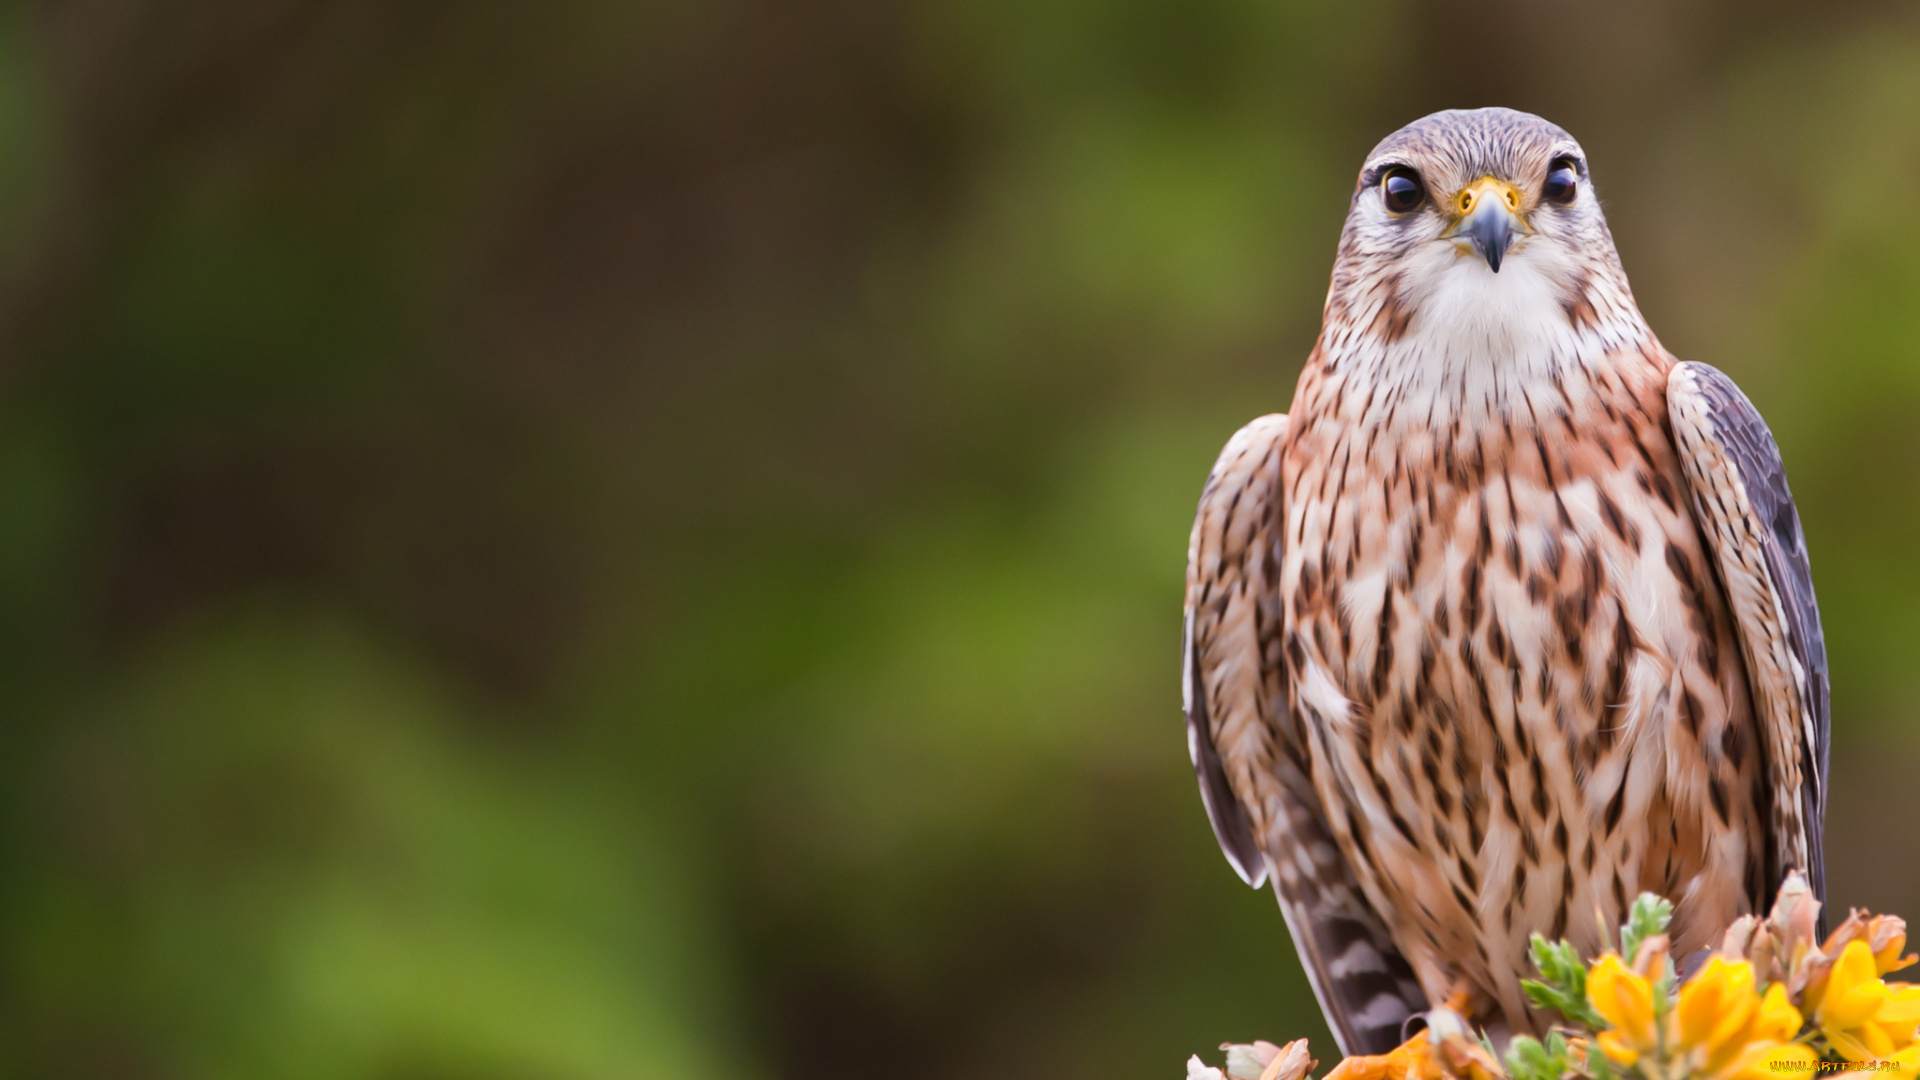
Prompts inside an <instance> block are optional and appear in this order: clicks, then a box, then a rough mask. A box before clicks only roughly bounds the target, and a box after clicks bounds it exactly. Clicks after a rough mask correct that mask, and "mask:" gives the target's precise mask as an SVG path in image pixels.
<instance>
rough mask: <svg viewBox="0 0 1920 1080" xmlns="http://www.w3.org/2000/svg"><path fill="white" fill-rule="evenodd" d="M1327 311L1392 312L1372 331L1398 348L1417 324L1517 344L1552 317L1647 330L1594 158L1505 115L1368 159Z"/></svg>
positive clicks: (1428, 132) (1398, 144)
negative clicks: (1590, 161) (1596, 184)
mask: <svg viewBox="0 0 1920 1080" xmlns="http://www.w3.org/2000/svg"><path fill="white" fill-rule="evenodd" d="M1369 299H1371V300H1374V301H1377V303H1374V304H1368V303H1366V301H1368V300H1369ZM1328 302H1329V320H1328V321H1329V325H1330V327H1331V326H1332V324H1333V323H1334V322H1335V319H1334V316H1335V315H1337V314H1345V313H1353V314H1354V315H1357V316H1363V315H1364V313H1365V312H1366V311H1381V310H1384V309H1389V308H1390V309H1391V310H1393V311H1394V312H1395V313H1396V317H1395V318H1392V319H1386V320H1384V321H1383V320H1380V319H1377V318H1376V319H1372V320H1368V326H1369V327H1372V328H1374V329H1376V331H1377V332H1379V333H1384V334H1385V335H1386V336H1387V339H1388V340H1389V341H1392V340H1398V338H1399V337H1400V336H1401V335H1404V334H1405V333H1406V332H1407V330H1408V327H1409V324H1411V323H1415V322H1420V321H1424V322H1426V323H1427V324H1428V328H1429V329H1433V328H1435V324H1440V327H1439V328H1441V329H1446V330H1449V331H1450V332H1452V331H1458V330H1460V329H1472V330H1473V331H1475V335H1474V336H1475V337H1476V338H1478V339H1480V340H1487V339H1489V338H1502V339H1505V340H1506V341H1508V342H1509V343H1517V342H1520V341H1522V340H1525V339H1533V338H1538V337H1539V336H1540V334H1541V333H1542V332H1549V333H1551V332H1556V331H1558V330H1560V329H1561V327H1559V326H1555V325H1551V324H1553V323H1554V322H1555V321H1556V320H1559V321H1562V322H1564V321H1565V320H1567V319H1573V320H1575V329H1578V328H1579V322H1580V320H1582V319H1584V320H1585V321H1586V322H1587V324H1588V325H1589V326H1597V325H1599V324H1600V323H1601V321H1602V318H1601V317H1602V315H1604V314H1617V315H1621V316H1627V317H1628V318H1629V321H1631V322H1634V323H1638V321H1639V316H1638V312H1637V311H1635V310H1633V304H1632V300H1631V294H1630V293H1629V291H1628V289H1627V283H1626V275H1625V273H1624V272H1623V271H1622V270H1621V268H1620V260H1619V256H1618V255H1617V254H1616V253H1615V251H1614V247H1613V236H1612V234H1611V233H1610V232H1608V230H1607V222H1606V218H1605V216H1604V215H1602V213H1601V211H1600V202H1599V200H1598V199H1597V198H1595V197H1594V193H1593V186H1592V182H1591V181H1590V180H1589V178H1588V175H1587V155H1586V152H1585V151H1584V150H1582V149H1581V148H1580V144H1579V143H1578V142H1576V141H1575V140H1574V138H1573V136H1571V135H1569V134H1567V133H1566V132H1565V131H1563V130H1561V129H1560V128H1559V127H1558V126H1557V125H1554V124H1550V123H1548V122H1547V121H1545V120H1542V119H1541V118H1539V117H1537V116H1533V115H1531V114H1529V113H1523V112H1515V111H1514V110H1512V109H1497V108H1496V109H1464V110H1463V109H1451V110H1448V111H1445V112H1437V113H1434V114H1433V115H1431V116H1428V117H1425V118H1423V119H1421V120H1416V121H1414V122H1413V123H1411V124H1409V125H1407V126H1406V127H1404V128H1401V129H1400V130H1399V131H1396V132H1394V133H1393V134H1392V135H1389V136H1387V138H1386V139H1385V140H1383V141H1382V142H1381V143H1380V145H1379V146H1377V147H1375V148H1374V150H1373V152H1372V153H1371V154H1369V155H1368V156H1367V161H1366V164H1365V166H1364V167H1362V169H1361V170H1360V180H1359V183H1358V185H1357V186H1356V187H1355V189H1354V194H1353V203H1352V206H1351V208H1350V210H1349V211H1348V214H1347V224H1346V229H1345V231H1344V232H1343V233H1342V234H1341V242H1340V255H1339V258H1338V260H1337V262H1336V263H1335V266H1334V278H1333V291H1332V293H1330V294H1329V297H1328ZM1375 323H1378V324H1379V325H1378V326H1374V324H1375Z"/></svg>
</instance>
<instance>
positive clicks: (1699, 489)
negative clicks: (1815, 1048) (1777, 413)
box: [1667, 364, 1827, 910]
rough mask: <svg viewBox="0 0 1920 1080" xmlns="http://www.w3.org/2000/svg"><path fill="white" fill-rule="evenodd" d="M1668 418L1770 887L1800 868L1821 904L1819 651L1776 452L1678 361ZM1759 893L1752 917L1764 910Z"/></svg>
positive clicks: (1714, 381)
mask: <svg viewBox="0 0 1920 1080" xmlns="http://www.w3.org/2000/svg"><path fill="white" fill-rule="evenodd" d="M1667 411H1668V414H1669V416H1670V417H1671V419H1672V423H1673V434H1674V439H1675V442H1676V443H1677V445H1678V446H1679V450H1680V457H1681V462H1682V465H1683V467H1684V468H1685V470H1686V474H1687V480H1688V482H1689V484H1690V485H1691V487H1692V494H1693V507H1694V517H1695V520H1696V521H1698V522H1699V525H1700V528H1701V531H1702V532H1704V533H1705V534H1706V537H1707V543H1708V545H1709V546H1710V547H1711V548H1712V549H1713V553H1714V559H1715V561H1716V562H1717V563H1718V565H1719V568H1720V580H1721V582H1722V583H1723V584H1724V585H1725V586H1726V590H1727V599H1728V601H1729V602H1730V604H1731V607H1732V610H1733V616H1734V622H1735V624H1736V626H1737V627H1738V629H1739V633H1740V641H1741V648H1742V653H1743V655H1744V656H1745V658H1746V662H1747V681H1748V684H1749V689H1750V690H1751V692H1752V697H1753V704H1754V709H1755V711H1756V713H1757V715H1758V719H1759V722H1760V725H1761V733H1762V738H1761V745H1762V747H1763V748H1764V750H1765V753H1766V754H1767V770H1768V779H1769V781H1770V787H1771V789H1772V791H1773V792H1774V800H1773V802H1774V805H1773V807H1772V844H1771V846H1770V859H1769V866H1768V867H1767V869H1768V875H1767V877H1768V886H1767V887H1768V889H1769V890H1773V889H1777V888H1779V884H1780V881H1781V879H1782V878H1783V877H1784V876H1785V875H1786V873H1787V871H1789V870H1804V871H1805V872H1806V874H1807V879H1808V882H1809V883H1810V884H1811V885H1812V887H1813V893H1814V896H1816V897H1817V898H1819V899H1820V900H1821V901H1822V902H1824V901H1825V900H1826V891H1827V889H1826V868H1825V860H1824V857H1823V855H1822V851H1821V840H1822V830H1823V822H1824V819H1825V816H1826V805H1827V648H1826V643H1825V641H1824V639H1823V638H1822V637H1821V634H1820V609H1819V607H1818V606H1817V605H1816V604H1815V602H1814V597H1813V574H1812V571H1811V570H1810V569H1809V567H1808V564H1807V545H1806V540H1805V538H1804V537H1803V536H1802V535H1801V532H1800V512H1799V510H1798V509H1796V508H1795V507H1794V504H1793V493H1792V492H1791V491H1789V490H1788V489H1787V474H1786V469H1785V467H1784V466H1783V465H1782V464H1781V462H1780V448H1779V447H1778V446H1776V445H1775V444H1774V441H1773V433H1772V432H1771V431H1769V430H1767V424H1766V421H1764V420H1762V419H1761V418H1760V414H1759V412H1758V411H1756V410H1755V409H1754V407H1753V403H1752V402H1750V401H1748V400H1747V396H1746V395H1745V394H1743V393H1741V392H1740V388H1739V387H1737V386H1735V385H1734V384H1733V380H1731V379H1729V378H1727V377H1726V376H1725V375H1724V374H1722V373H1721V372H1719V371H1718V370H1716V369H1714V368H1712V367H1709V366H1708V365H1706V364H1678V365H1676V366H1675V367H1674V369H1673V373H1672V375H1670V376H1669V377H1668V380H1667ZM1771 903H1772V897H1771V896H1768V897H1766V898H1764V901H1763V903H1762V905H1761V910H1765V909H1766V907H1767V906H1768V905H1771Z"/></svg>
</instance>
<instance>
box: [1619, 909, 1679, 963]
mask: <svg viewBox="0 0 1920 1080" xmlns="http://www.w3.org/2000/svg"><path fill="white" fill-rule="evenodd" d="M1672 921H1673V905H1672V904H1670V903H1668V902H1667V901H1665V900H1662V899H1661V898H1660V897H1658V896H1655V895H1653V894H1652V893H1641V894H1640V895H1639V896H1637V897H1635V898H1634V901H1633V907H1632V908H1631V909H1630V910H1629V911H1628V912H1627V921H1626V924H1625V925H1623V926H1622V927H1620V956H1621V959H1624V960H1625V961H1627V962H1628V963H1632V962H1633V954H1634V953H1636V952H1638V951H1640V943H1641V942H1643V941H1645V940H1647V939H1648V938H1650V937H1658V936H1659V935H1661V934H1664V933H1666V932H1667V924H1668V923H1671V922H1672Z"/></svg>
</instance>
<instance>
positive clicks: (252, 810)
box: [0, 0, 1920, 1080]
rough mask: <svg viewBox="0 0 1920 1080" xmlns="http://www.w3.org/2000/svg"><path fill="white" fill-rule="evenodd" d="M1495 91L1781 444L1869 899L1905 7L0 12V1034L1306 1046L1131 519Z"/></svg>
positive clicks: (670, 1066)
mask: <svg viewBox="0 0 1920 1080" xmlns="http://www.w3.org/2000/svg"><path fill="white" fill-rule="evenodd" d="M1482 104H1507V105H1512V106H1515V107H1519V108H1524V109H1529V110H1533V111H1537V112H1540V113H1543V114H1544V115H1546V116H1548V117H1549V118H1551V119H1553V120H1556V121H1557V122H1559V123H1561V124H1563V125H1565V126H1566V127H1568V128H1569V129H1571V130H1572V131H1573V132H1574V133H1575V134H1576V135H1578V136H1579V137H1580V138H1581V139H1582V140H1583V142H1584V143H1585V145H1586V147H1587V150H1588V151H1589V153H1590V155H1591V157H1592V161H1593V173H1594V175H1595V177H1596V179H1597V182H1598V184H1599V190H1600V191H1601V193H1602V196H1603V197H1604V198H1605V199H1606V200H1607V202H1608V206H1609V211H1610V215H1611V218H1612V221H1613V225H1614V229H1615V233H1616V235H1617V237H1618V240H1619V243H1620V247H1621V250H1622V253H1623V256H1624V259H1625V261H1626V264H1627V267H1628V270H1629V272H1630V273H1631V274H1632V276H1633V281H1634V283H1635V285H1636V286H1637V291H1638V294H1639V297H1640V300H1641V303H1642V305H1643V307H1644V308H1645V309H1646V311H1647V313H1648V315H1649V317H1650V319H1651V321H1652V323H1653V325H1654V326H1655V328H1656V329H1657V330H1658V331H1659V332H1660V333H1661V335H1662V336H1663V338H1664V339H1665V341H1666V342H1667V344H1668V345H1669V346H1670V347H1671V348H1673V349H1674V351H1676V352H1677V353H1678V354H1679V355H1681V356H1682V357H1685V358H1689V359H1696V360H1706V361H1710V362H1712V363H1714V364H1717V365H1720V366H1721V367H1723V368H1724V369H1726V370H1727V371H1729V372H1731V373H1732V374H1733V375H1734V376H1735V377H1736V378H1737V379H1739V380H1740V381H1741V382H1742V383H1743V384H1744V385H1745V387H1746V388H1747V390H1748V391H1749V392H1750V393H1751V395H1752V396H1753V398H1754V399H1755V400H1756V401H1757V402H1758V403H1759V404H1760V406H1761V407H1762V409H1763V410H1764V411H1765V412H1766V414H1767V415H1768V417H1769V419H1770V420H1771V421H1772V423H1773V426H1774V430H1775V432H1776V433H1777V435H1778V437H1779V440H1780V442H1781V444H1782V446H1783V448H1784V451H1785V454H1786V458H1787V461H1788V464H1789V466H1790V469H1791V472H1792V476H1793V481H1794V485H1795V489H1796V492H1797V493H1798V495H1799V497H1800V503H1801V508H1802V512H1803V514H1804V515H1805V520H1806V527H1807V532H1808V534H1809V538H1810V539H1809V543H1810V546H1811V548H1812V552H1813V557H1814V570H1815V577H1816V580H1817V582H1818V587H1819V590H1820V597H1821V600H1822V601H1823V607H1824V610H1825V615H1826V627H1827V635H1828V643H1829V646H1830V649H1831V653H1832V666H1833V683H1834V715H1835V751H1834V764H1833V770H1834V777H1835V783H1834V787H1835V791H1834V796H1833V810H1832V817H1831V824H1830V829H1829V833H1830V837H1831V838H1830V841H1829V843H1830V856H1829V859H1830V865H1831V867H1832V879H1833V880H1832V891H1833V899H1834V901H1835V902H1836V903H1838V904H1841V905H1844V904H1847V903H1859V904H1872V905H1874V906H1876V907H1879V908H1891V909H1893V910H1896V911H1901V912H1904V913H1906V914H1908V915H1910V916H1920V836H1916V834H1915V832H1914V830H1913V828H1912V823H1913V822H1914V821H1915V820H1920V794H1916V791H1917V790H1920V789H1916V785H1915V784H1914V783H1913V777H1914V775H1915V772H1916V769H1917V768H1920V730H1916V728H1915V725H1914V723H1913V717H1914V716H1915V715H1916V712H1917V711H1920V663H1916V648H1920V540H1917V539H1916V538H1917V537H1920V421H1917V420H1916V417H1920V189H1917V187H1916V177H1920V12H1916V9H1915V7H1914V6H1913V5H1910V4H1896V3H1833V4H1826V5H1807V4H1801V3H1785V2H1774V0H1763V2H1751V0H1749V2H1740V3H1736V2H1732V0H1693V2H1688V3H1675V4H1664V3H1653V2H1650V0H1646V2H1634V3H1624V4H1618V5H1576V4H1521V3H1517V2H1509V0H1491V2H1489V3H1486V4H1481V5H1477V6H1475V5H1466V6H1462V5H1458V4H1443V3H1413V2H1406V3H1392V2H1378V0H1364V2H1359V3H1353V4H1347V5H1340V6H1333V5H1328V6H1320V5H1309V4H1303V3H1288V2H1276V0H1189V2H1186V3H1175V2H1172V0H1018V2H1016V0H926V2H921V3H910V4H905V3H898V2H887V0H699V2H694V0H687V2H673V0H658V2H654V3H647V4H639V5H620V4H613V3H608V2H602V0H555V2H551V3H547V4H544V5H538V6H535V5H527V4H519V3H505V2H499V0H468V2H464V3H451V2H445V0H418V2H410V3H404V4H403V3H376V2H371V0H339V2H332V3H323V2H315V0H195V2H162V0H72V2H70V3H66V4H48V3H37V4H16V5H6V6H5V7H4V8H0V379H3V380H4V381H3V382H0V716H4V718H5V721H4V722H5V734H6V740H5V747H6V749H5V752H4V753H0V800H3V802H0V805H3V806H4V813H3V814H0V871H3V873H0V1074H4V1075H7V1076H22V1077H42V1076H46V1077H52V1076H73V1077H134V1078H147V1077H151V1078H182V1080H185V1078H203V1077H204V1078H234V1080H239V1078H278V1077H315V1078H319V1077H347V1078H353V1077H368V1078H386V1080H436V1078H455V1077H463V1078H464V1077H471V1078H482V1080H490V1078H498V1080H508V1078H516V1080H517V1078H546V1077H552V1078H598V1077H649V1078H651V1077H660V1078H673V1077H715V1076H727V1077H741V1078H747V1080H776V1078H792V1080H809V1078H816V1077H817V1078H822V1080H825V1078H833V1080H859V1078H867V1077H873V1078H880V1077H888V1078H893V1077H902V1076H912V1077H916V1078H925V1080H946V1078H960V1077H996V1078H998V1077H1011V1078H1020V1077H1035V1078H1037V1077H1049V1078H1051V1077H1063V1076H1065V1077H1081V1076H1085V1077H1094V1076H1098V1077H1139V1078H1142V1080H1148V1078H1170V1077H1173V1076H1176V1075H1179V1073H1180V1070H1181V1063H1182V1061H1183V1060H1184V1058H1185V1056H1186V1055H1187V1054H1189V1053H1192V1052H1194V1051H1198V1050H1204V1049H1208V1048H1210V1047H1212V1046H1214V1045H1215V1044H1217V1043H1219V1042H1221V1041H1222V1040H1223V1039H1227V1038H1235V1039H1248V1038H1253V1037H1256V1036H1261V1037H1267V1038H1275V1039H1278V1038H1284V1037H1288V1036H1291V1035H1294V1034H1296V1033H1310V1034H1314V1035H1315V1036H1316V1039H1317V1042H1316V1045H1317V1047H1318V1048H1319V1049H1320V1051H1321V1056H1322V1058H1323V1060H1325V1059H1326V1058H1327V1057H1329V1056H1330V1054H1331V1052H1332V1046H1331V1043H1330V1042H1328V1041H1327V1040H1326V1038H1325V1035H1324V1031H1325V1029H1324V1027H1323V1026H1322V1025H1321V1023H1320V1021H1319V1019H1318V1017H1317V1014H1316V1012H1315V1010H1314V1008H1313V1006H1312V1003H1311V999H1310V997H1309V995H1308V992H1307V988H1306V983H1305V981H1304V979H1303V978H1302V977H1301V975H1300V972H1299V969H1298V966H1297V965H1296V963H1295V961H1294V959H1293V956H1292V951H1291V948H1290V946H1289V945H1288V943H1287V940H1286V934H1285V930H1284V927H1283V924H1282V922H1281V919H1280V917H1279V915H1278V913H1277V912H1276V911H1275V910H1274V908H1273V903H1272V900H1271V898H1270V897H1269V896H1267V895H1266V894H1264V893H1258V892H1254V891H1252V890H1248V889H1246V888H1244V887H1243V886H1241V885H1239V884H1238V883H1237V882H1236V880H1235V879H1234V877H1233V875H1232V873H1231V871H1229V869H1228V868H1227V865H1226V863H1225V862H1224V860H1223V859H1222V858H1221V857H1220V855H1219V853H1218V852H1217V851H1216V849H1215V847H1214V842H1213V839H1212V836H1211V835H1210V833H1209V831H1208V828H1207V824H1206V821H1205V817H1204V815H1203V814H1202V812H1201V807H1200V800H1199V798H1198V795H1197V793H1196V792H1195V790H1194V785H1193V781H1192V777H1191V774H1190V772H1189V768H1188V764H1187V760H1186V748H1185V743H1184V735H1183V732H1182V727H1181V722H1180V717H1179V685H1178V678H1177V673H1178V657H1177V642H1178V635H1179V608H1180V590H1181V584H1180V582H1181V574H1182V566H1183V561H1184V556H1185V545H1186V534H1187V527H1188V522H1189V517H1190V514H1191V511H1192V506H1193V503H1194V500H1195V498H1196V496H1197V494H1198V492H1199V488H1200V484H1201V481H1202V479H1203V478H1204V476H1205V474H1206V471H1207V468H1208V466H1209V465H1210V464H1211V462H1212V459H1213V456H1214V453H1215V451H1216V450H1217V449H1218V448H1219V446H1220V445H1221V443H1222V442H1224V440H1225V439H1226V437H1227V436H1228V434H1230V433H1231V432H1232V431H1233V429H1234V428H1235V427H1237V426H1238V425H1239V424H1240V423H1242V422H1243V421H1245V420H1247V419H1249V418H1251V417H1253V416H1255V415H1257V414H1260V413H1264V412H1269V411H1274V410H1277V409H1283V408H1284V407H1285V406H1286V404H1287V401H1288V399H1289V396H1290V394H1291V392H1292V383H1293V379H1294V376H1295V373H1296V371H1297V370H1298V363H1299V361H1300V359H1301V358H1302V357H1303V356H1304V355H1305V354H1306V352H1307V350H1308V348H1309V347H1310V344H1311V342H1312V339H1313V336H1314V334H1315V332H1316V330H1317V327H1318V319H1319V311H1320V304H1321V301H1322V299H1323V297H1324V294H1325V288H1326V280H1327V274H1328V269H1329V266H1330V262H1331V258H1332V254H1333V249H1334V243H1335V238H1336V236H1337V234H1338V231H1339V228H1340V224H1341V220H1342V217H1343V215H1344V213H1345V208H1346V204H1347V198H1348V194H1349V192H1350V191H1351V187H1352V182H1353V176H1354V173H1355V171H1356V169H1357V167H1358V165H1359V162H1360V160H1361V158H1362V156H1363V155H1364V153H1365V152H1366V150H1367V149H1368V148H1369V147H1371V146H1372V144H1373V143H1374V142H1375V141H1376V140H1378V139H1379V138H1380V137H1381V136H1383V135H1385V134H1386V133H1387V132H1389V131H1391V130H1393V129H1394V128H1396V127H1398V126H1399V125H1401V124H1403V123H1405V122H1407V121H1410V120H1412V119H1414V118H1416V117H1418V116H1420V115H1422V114H1424V113H1426V112H1429V111H1431V110H1433V109H1436V108H1441V107H1448V106H1472V105H1482Z"/></svg>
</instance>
